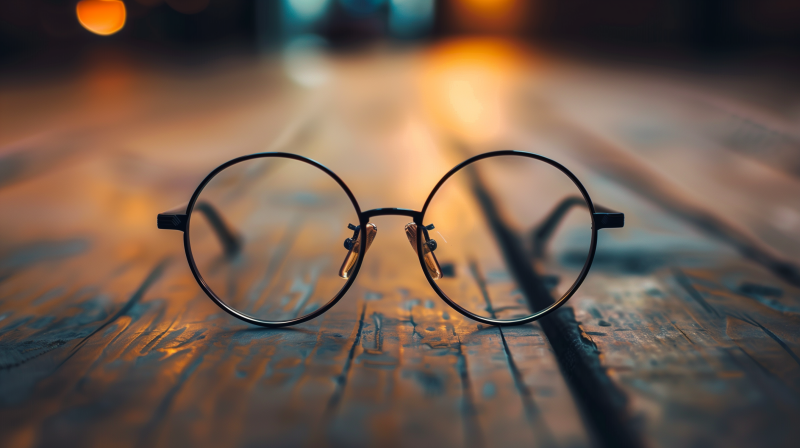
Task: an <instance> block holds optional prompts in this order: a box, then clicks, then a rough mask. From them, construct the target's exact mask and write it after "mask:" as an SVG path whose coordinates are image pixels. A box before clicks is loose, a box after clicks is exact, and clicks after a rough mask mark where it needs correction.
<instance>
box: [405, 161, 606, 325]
mask: <svg viewBox="0 0 800 448" xmlns="http://www.w3.org/2000/svg"><path fill="white" fill-rule="evenodd" d="M501 156H519V157H526V158H530V159H535V160H538V161H540V162H544V163H546V164H548V165H550V166H552V167H554V168H557V169H558V170H559V171H561V172H562V173H564V174H565V175H566V176H567V177H568V178H569V179H570V180H571V181H572V183H574V184H575V186H576V187H577V188H578V190H579V191H580V192H581V196H582V197H583V200H584V201H586V206H587V208H588V209H589V216H590V217H591V220H592V239H591V242H590V243H589V253H588V254H587V256H586V261H585V262H584V264H583V267H582V268H581V272H580V274H578V277H577V278H576V279H575V282H573V283H572V286H570V288H569V289H568V290H567V292H565V293H564V294H563V295H562V296H561V298H559V299H558V300H556V301H554V302H553V303H552V304H550V305H548V306H547V307H545V308H543V309H541V310H539V311H536V312H534V313H533V314H531V315H529V316H526V317H522V318H519V319H492V318H488V317H483V316H479V315H477V314H475V313H473V312H471V311H469V310H468V309H466V308H464V307H462V306H461V305H459V304H458V303H456V302H455V301H454V300H452V299H450V297H448V295H447V294H446V293H445V292H444V291H442V289H441V288H440V287H439V285H438V284H437V283H436V281H435V280H434V279H433V277H431V274H430V272H428V269H426V268H425V261H424V258H423V252H422V248H421V245H422V241H423V239H422V221H424V219H425V213H426V212H427V211H428V208H429V206H430V204H431V200H433V198H434V196H435V195H436V193H437V192H438V191H439V188H441V187H442V185H444V183H445V182H447V180H448V179H450V177H452V176H453V175H454V174H456V173H457V172H459V171H460V170H462V169H463V168H466V167H467V166H469V165H471V164H473V163H475V162H478V161H481V160H484V159H488V158H492V157H501ZM420 213H421V216H420V222H418V223H417V246H418V248H417V255H418V258H419V262H420V266H422V272H423V273H424V274H425V278H427V279H428V283H430V285H431V287H432V288H433V289H434V291H436V293H437V294H439V297H441V299H442V300H444V301H445V302H447V304H448V305H450V306H451V307H452V308H453V309H455V310H456V311H458V312H459V313H461V314H462V315H464V316H466V317H468V318H470V319H472V320H476V321H478V322H481V323H485V324H489V325H498V326H514V325H523V324H527V323H528V322H533V321H535V320H538V319H541V318H542V317H544V316H546V315H548V314H550V313H552V312H553V311H555V310H557V309H558V308H559V307H560V306H561V305H563V304H564V303H566V301H567V300H569V299H570V297H572V296H573V295H574V294H575V292H576V291H577V290H578V288H580V286H581V284H582V283H583V281H584V280H585V279H586V276H587V275H588V274H589V269H590V268H591V266H592V262H593V261H594V254H595V251H596V250H597V223H596V222H595V215H594V213H595V211H594V204H593V203H592V199H591V197H589V193H588V192H587V191H586V188H584V186H583V184H582V183H581V181H579V180H578V178H577V177H576V176H575V175H574V174H572V172H571V171H570V170H568V169H567V168H566V167H565V166H564V165H562V164H560V163H558V162H556V161H555V160H553V159H549V158H547V157H544V156H541V155H539V154H534V153H531V152H524V151H512V150H505V151H492V152H487V153H483V154H478V155H476V156H473V157H470V158H469V159H467V160H465V161H463V162H461V163H460V164H458V165H456V166H455V167H454V168H453V169H451V170H450V171H448V172H447V174H445V175H444V176H443V177H442V178H441V180H439V182H438V183H437V184H436V186H435V187H433V190H432V191H431V193H430V195H428V199H427V200H426V201H425V205H423V207H422V211H421V212H420Z"/></svg>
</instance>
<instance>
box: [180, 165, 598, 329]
mask: <svg viewBox="0 0 800 448" xmlns="http://www.w3.org/2000/svg"><path fill="white" fill-rule="evenodd" d="M499 156H520V157H527V158H531V159H536V160H539V161H541V162H544V163H547V164H548V165H551V166H553V167H555V168H557V169H558V170H559V171H561V172H562V173H564V174H565V175H566V176H567V177H568V178H569V179H570V180H571V181H572V182H573V183H574V184H575V186H576V187H577V188H578V190H579V191H580V192H581V195H582V196H583V199H584V201H586V205H587V207H588V209H589V216H590V217H591V220H592V238H591V243H590V247H589V253H588V255H587V258H586V261H585V262H584V265H583V268H582V269H581V272H580V274H579V275H578V278H577V279H576V280H575V282H574V283H573V284H572V286H571V287H570V288H569V289H568V290H567V292H566V293H564V295H562V296H561V298H559V299H558V300H556V301H554V302H553V303H552V304H551V305H549V306H547V307H546V308H544V309H542V310H540V311H537V312H535V313H533V314H531V315H530V316H526V317H524V318H519V319H509V320H502V319H491V318H487V317H483V316H479V315H477V314H474V313H472V312H471V311H469V310H467V309H465V308H463V307H462V306H460V305H459V304H458V303H456V302H455V301H453V300H452V299H450V297H448V296H447V294H446V293H445V292H444V291H442V289H441V288H439V286H438V285H437V284H436V281H435V280H434V279H433V277H431V275H430V273H429V272H428V270H427V269H426V267H425V261H424V253H423V251H422V250H421V247H417V251H416V252H417V258H418V261H419V263H420V267H421V268H422V272H423V274H424V275H425V278H427V279H428V283H429V284H430V285H431V287H432V288H433V289H434V291H436V293H437V294H438V295H439V297H440V298H441V299H442V300H444V301H445V303H447V304H448V305H450V307H452V308H453V309H454V310H456V311H458V312H459V313H460V314H462V315H464V316H465V317H468V318H470V319H472V320H475V321H478V322H481V323H485V324H489V325H497V326H513V325H522V324H526V323H528V322H533V321H535V320H537V319H540V318H542V317H544V316H546V315H547V314H550V313H552V312H553V311H555V310H556V309H558V308H559V307H560V306H562V305H563V304H564V303H565V302H566V301H567V300H569V299H570V297H572V295H573V294H575V292H576V291H577V290H578V288H579V287H580V285H581V284H582V283H583V281H584V279H585V278H586V276H587V275H588V273H589V269H590V268H591V265H592V261H593V260H594V255H595V251H596V249H597V225H596V222H595V215H594V213H595V209H594V205H593V204H592V200H591V198H590V197H589V193H588V192H587V191H586V188H584V186H583V184H581V182H580V181H579V180H578V178H577V177H575V175H574V174H572V172H571V171H569V170H568V169H567V168H566V167H564V166H563V165H561V164H560V163H558V162H556V161H555V160H552V159H549V158H547V157H544V156H541V155H539V154H534V153H530V152H524V151H513V150H502V151H492V152H487V153H483V154H479V155H476V156H473V157H470V158H469V159H467V160H465V161H463V162H461V163H460V164H458V165H456V166H455V167H454V168H453V169H451V170H450V171H448V172H447V173H446V174H445V175H444V176H443V177H442V178H441V179H440V180H439V182H438V183H437V184H436V186H435V187H433V190H432V191H431V193H430V194H429V195H428V198H427V199H426V201H425V204H424V205H423V208H422V211H420V212H416V211H413V210H403V209H374V210H367V211H362V210H361V207H360V206H359V205H358V201H357V200H356V198H355V196H354V195H353V193H352V191H350V188H349V187H348V186H347V184H345V183H344V181H343V180H342V179H341V178H340V177H339V176H337V175H336V173H334V172H333V171H331V170H330V169H328V168H327V167H326V166H324V165H322V164H321V163H319V162H317V161H315V160H312V159H310V158H308V157H304V156H301V155H297V154H292V153H284V152H268V153H256V154H249V155H245V156H241V157H237V158H235V159H232V160H229V161H227V162H225V163H223V164H222V165H220V166H218V167H217V168H215V169H214V170H213V171H211V172H210V173H209V174H208V175H207V176H206V177H205V178H204V179H203V181H202V182H200V185H198V186H197V188H196V189H195V191H194V193H193V194H192V197H191V199H190V200H189V203H188V205H187V207H186V226H185V230H184V232H183V247H184V251H185V252H186V260H187V262H188V263H189V268H190V269H191V271H192V275H193V276H194V278H195V280H196V281H197V283H198V284H199V285H200V288H201V289H202V290H203V292H205V293H206V295H208V296H209V298H211V300H213V301H214V303H216V304H217V306H219V307H220V308H222V309H223V310H224V311H225V312H227V313H228V314H230V315H231V316H233V317H236V318H237V319H240V320H243V321H245V322H248V323H250V324H253V325H258V326H262V327H272V328H277V327H285V326H290V325H297V324H300V323H302V322H306V321H308V320H311V319H314V318H316V317H318V316H320V315H321V314H323V313H325V312H326V311H328V310H329V309H331V308H332V307H333V306H334V305H336V303H337V302H339V300H341V299H342V297H344V295H345V294H346V293H347V291H348V290H349V289H350V287H351V286H352V285H353V282H354V281H355V279H356V277H358V273H359V271H360V270H361V264H362V262H363V260H364V256H365V254H366V245H367V239H366V238H360V239H359V240H360V242H361V247H360V250H359V254H358V259H357V261H356V265H355V267H354V270H353V273H352V275H351V276H350V278H348V279H347V282H346V283H345V285H344V286H343V287H342V288H341V289H340V290H339V292H338V293H337V294H336V296H334V297H333V298H332V299H331V300H329V301H328V302H327V303H326V304H325V305H323V306H321V307H320V308H317V309H316V310H314V311H312V312H311V313H309V314H306V315H304V316H300V317H297V318H295V319H289V320H284V321H268V320H263V319H258V318H256V317H253V316H250V315H249V314H246V313H243V312H241V311H238V310H236V309H235V308H233V307H231V306H230V305H228V304H226V303H225V301H224V300H222V299H221V298H220V297H219V296H217V294H216V293H215V292H214V291H213V290H212V289H211V287H210V286H209V285H208V283H206V281H205V279H204V278H203V276H202V274H200V271H199V269H198V268H197V264H196V263H195V260H194V256H193V254H192V247H191V241H190V234H191V231H190V229H191V220H192V215H193V213H192V212H193V211H194V206H195V204H196V202H197V200H198V198H199V197H200V194H201V193H202V191H203V189H204V188H205V187H206V185H207V184H208V183H209V182H210V181H211V179H213V178H214V177H215V176H216V175H218V174H219V173H220V172H222V171H223V170H225V169H226V168H229V167H231V166H233V165H236V164H238V163H241V162H245V161H248V160H253V159H260V158H285V159H291V160H296V161H299V162H303V163H306V164H309V165H311V166H313V167H315V168H317V169H319V170H321V171H323V172H324V173H325V174H327V175H328V176H330V177H331V178H332V179H333V180H334V181H335V182H336V183H337V184H339V186H340V187H341V188H342V189H343V190H344V192H345V193H346V194H347V197H348V198H349V199H350V202H351V203H352V204H353V207H354V208H355V211H356V214H357V215H358V221H359V225H360V226H361V228H362V229H364V228H366V225H367V223H368V222H369V219H370V218H371V217H372V216H382V215H404V216H410V217H412V219H413V222H414V223H415V224H416V225H417V244H418V246H419V245H421V244H422V241H423V239H422V226H423V220H424V217H425V212H426V211H427V210H428V208H429V206H430V203H431V200H432V199H433V197H434V196H435V195H436V193H437V192H438V191H439V189H440V188H441V186H442V185H443V184H444V183H445V182H446V181H447V180H448V179H449V178H450V177H452V176H453V175H454V174H455V173H457V172H458V171H460V170H461V169H463V168H465V167H466V166H468V165H470V164H472V163H475V162H478V161H480V160H484V159H487V158H491V157H499Z"/></svg>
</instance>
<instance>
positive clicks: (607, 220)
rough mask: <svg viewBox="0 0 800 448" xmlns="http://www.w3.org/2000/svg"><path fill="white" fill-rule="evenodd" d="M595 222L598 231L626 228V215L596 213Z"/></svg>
mask: <svg viewBox="0 0 800 448" xmlns="http://www.w3.org/2000/svg"><path fill="white" fill-rule="evenodd" d="M594 222H595V224H596V225H597V230H600V229H619V228H621V227H625V214H624V213H595V214H594Z"/></svg>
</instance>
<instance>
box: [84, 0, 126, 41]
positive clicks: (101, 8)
mask: <svg viewBox="0 0 800 448" xmlns="http://www.w3.org/2000/svg"><path fill="white" fill-rule="evenodd" d="M75 12H76V13H77V14H78V21H79V22H81V25H83V27H84V28H86V29H87V30H89V31H91V32H93V33H95V34H99V35H101V36H108V35H110V34H114V33H116V32H117V31H119V30H121V29H122V27H123V26H125V16H126V15H127V14H126V11H125V4H124V3H122V1H121V0H81V1H79V2H78V6H76V7H75Z"/></svg>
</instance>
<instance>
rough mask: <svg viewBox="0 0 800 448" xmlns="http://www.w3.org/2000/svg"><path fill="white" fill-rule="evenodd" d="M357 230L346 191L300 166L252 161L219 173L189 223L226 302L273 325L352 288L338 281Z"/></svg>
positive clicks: (282, 160) (195, 248)
mask: <svg viewBox="0 0 800 448" xmlns="http://www.w3.org/2000/svg"><path fill="white" fill-rule="evenodd" d="M348 224H353V225H358V213H357V211H356V208H355V205H354V203H353V201H351V199H350V197H349V196H348V194H347V193H346V192H345V190H344V189H343V188H342V187H341V186H340V185H339V184H338V183H337V182H336V180H335V179H334V178H333V177H331V176H330V175H329V174H328V173H326V172H325V171H322V170H321V169H319V168H317V167H316V166H314V165H311V164H309V163H307V162H303V161H301V160H295V159H291V158H286V157H279V156H269V157H260V158H254V159H248V160H245V161H242V162H239V163H236V164H234V165H231V166H229V167H227V168H225V169H224V170H222V171H220V172H219V173H217V174H216V175H215V176H214V177H213V178H212V179H211V180H210V181H209V182H208V183H207V184H206V185H205V187H204V188H203V190H202V191H201V193H200V195H199V196H198V198H197V201H196V202H195V205H194V208H193V210H192V212H191V216H190V220H189V228H188V231H189V241H190V245H191V254H192V257H193V258H194V262H195V265H196V267H197V270H198V272H199V274H200V276H201V277H202V278H203V280H204V281H205V283H206V285H207V286H208V288H210V289H211V291H212V292H213V293H214V295H216V296H217V297H218V298H219V299H220V300H221V301H223V302H224V303H225V304H226V305H228V306H230V307H231V308H233V309H235V310H236V311H239V312H241V313H243V314H246V315H248V316H251V317H253V318H255V319H259V320H262V321H266V322H284V321H287V320H292V319H296V318H300V317H303V316H306V315H308V314H310V313H313V312H314V311H316V310H317V309H319V308H320V307H322V306H324V305H325V304H326V303H328V302H329V301H331V300H332V299H333V298H335V297H336V296H337V294H339V292H340V291H341V290H342V289H343V288H344V287H345V286H346V285H347V283H348V280H345V279H344V278H342V277H340V276H339V275H338V273H339V269H340V266H341V265H342V262H343V260H344V259H345V257H346V255H347V253H348V249H346V248H345V247H344V244H343V242H344V240H345V239H346V238H348V237H352V236H353V230H350V229H348Z"/></svg>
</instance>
